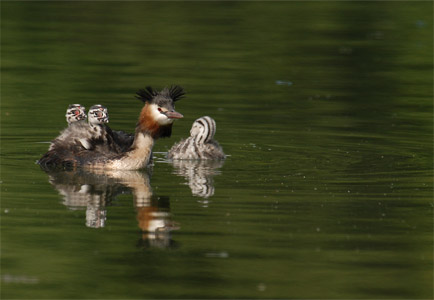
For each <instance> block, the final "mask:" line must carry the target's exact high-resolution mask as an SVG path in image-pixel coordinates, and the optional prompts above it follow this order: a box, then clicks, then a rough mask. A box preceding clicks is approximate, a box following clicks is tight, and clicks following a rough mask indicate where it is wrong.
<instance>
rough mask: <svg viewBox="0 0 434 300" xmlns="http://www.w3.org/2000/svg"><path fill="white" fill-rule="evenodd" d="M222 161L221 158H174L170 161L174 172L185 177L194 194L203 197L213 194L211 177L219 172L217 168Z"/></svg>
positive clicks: (221, 164)
mask: <svg viewBox="0 0 434 300" xmlns="http://www.w3.org/2000/svg"><path fill="white" fill-rule="evenodd" d="M223 163H224V161H222V160H217V161H210V160H202V161H197V160H196V161H194V160H174V161H173V162H172V164H173V166H174V168H175V171H174V174H176V175H180V176H183V177H184V178H185V179H187V181H188V185H189V187H190V189H191V193H192V194H193V195H194V196H199V197H201V198H205V199H206V198H209V197H211V196H213V195H214V180H213V177H214V175H218V174H220V172H219V171H218V170H217V169H219V168H220V167H222V166H223Z"/></svg>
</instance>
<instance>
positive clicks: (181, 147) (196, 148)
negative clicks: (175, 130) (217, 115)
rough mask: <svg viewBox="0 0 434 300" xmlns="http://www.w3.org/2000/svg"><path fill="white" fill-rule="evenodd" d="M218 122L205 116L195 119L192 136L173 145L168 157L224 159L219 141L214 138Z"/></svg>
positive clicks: (191, 131)
mask: <svg viewBox="0 0 434 300" xmlns="http://www.w3.org/2000/svg"><path fill="white" fill-rule="evenodd" d="M215 132H216V123H215V121H214V119H213V118H211V117H208V116H205V117H201V118H199V119H197V120H196V121H194V123H193V126H192V127H191V130H190V137H189V138H187V139H185V140H181V141H180V142H179V143H177V144H175V145H173V147H172V148H171V149H170V150H169V152H168V154H167V157H168V158H170V159H224V158H225V157H226V156H225V154H224V153H223V149H222V148H221V147H220V145H219V143H218V142H217V141H216V140H214V139H213V137H214V134H215Z"/></svg>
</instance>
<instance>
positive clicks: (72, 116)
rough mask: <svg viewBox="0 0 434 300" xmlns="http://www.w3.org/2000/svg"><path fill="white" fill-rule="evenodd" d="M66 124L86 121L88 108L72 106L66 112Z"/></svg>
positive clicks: (78, 105)
mask: <svg viewBox="0 0 434 300" xmlns="http://www.w3.org/2000/svg"><path fill="white" fill-rule="evenodd" d="M65 117H66V122H67V123H68V125H69V124H71V123H74V122H78V121H81V120H85V119H86V108H85V107H84V106H83V105H81V104H70V105H69V106H68V109H67V110H66V114H65Z"/></svg>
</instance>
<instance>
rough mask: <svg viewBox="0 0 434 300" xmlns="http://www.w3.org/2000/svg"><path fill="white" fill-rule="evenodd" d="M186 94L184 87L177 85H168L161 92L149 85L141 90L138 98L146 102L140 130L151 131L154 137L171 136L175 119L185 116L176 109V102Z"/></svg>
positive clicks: (141, 115) (140, 120)
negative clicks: (168, 86)
mask: <svg viewBox="0 0 434 300" xmlns="http://www.w3.org/2000/svg"><path fill="white" fill-rule="evenodd" d="M184 95H185V91H184V89H183V88H182V87H180V86H177V85H175V86H171V87H170V88H167V87H166V88H164V89H163V90H162V91H161V92H158V91H156V90H154V89H153V88H151V87H149V86H148V87H146V88H145V89H141V90H139V91H138V92H137V93H136V98H137V99H139V100H141V101H143V102H145V106H144V107H143V109H142V112H141V114H140V118H139V124H138V125H139V127H140V130H141V131H147V132H149V133H150V134H151V135H152V136H153V137H154V138H158V137H169V136H170V135H171V132H172V124H173V121H174V120H175V119H181V118H183V115H182V114H180V113H179V112H176V111H175V102H176V101H178V100H179V99H181V98H182V97H183V96H184Z"/></svg>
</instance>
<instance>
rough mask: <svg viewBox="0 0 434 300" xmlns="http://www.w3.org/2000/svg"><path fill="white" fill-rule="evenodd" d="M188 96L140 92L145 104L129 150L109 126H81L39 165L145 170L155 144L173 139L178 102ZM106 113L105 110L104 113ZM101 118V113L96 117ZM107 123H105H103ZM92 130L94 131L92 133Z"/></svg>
mask: <svg viewBox="0 0 434 300" xmlns="http://www.w3.org/2000/svg"><path fill="white" fill-rule="evenodd" d="M184 95H185V92H184V90H183V89H182V88H181V87H179V86H172V87H170V88H165V89H163V90H162V91H161V92H157V91H155V90H154V89H152V88H151V87H147V88H146V89H142V90H140V91H138V92H137V96H136V98H138V99H140V100H142V101H143V102H145V105H144V106H143V108H142V110H141V112H140V116H139V120H138V122H137V126H136V130H135V133H134V138H133V139H132V140H131V141H132V142H131V144H130V145H129V146H128V147H126V146H125V145H119V144H118V142H119V139H120V138H119V134H118V133H113V131H112V130H111V129H109V127H108V126H105V124H93V126H92V125H90V123H89V124H85V123H84V124H83V123H81V122H78V123H76V124H72V126H69V127H68V128H66V129H65V130H64V131H63V132H62V134H61V135H60V136H59V137H57V138H56V139H55V140H54V141H53V142H52V145H51V146H50V149H49V151H48V152H47V153H45V154H44V155H43V156H42V158H41V159H40V160H39V161H38V163H39V164H40V165H41V166H42V167H44V168H50V169H52V168H58V167H61V168H75V167H83V168H85V169H101V168H102V169H112V170H135V169H140V168H143V167H145V166H146V165H147V164H148V162H149V160H150V157H151V153H152V147H153V145H154V141H155V140H156V139H158V138H162V137H170V135H171V132H172V125H173V121H174V120H175V119H180V118H182V117H183V116H182V115H181V114H180V113H178V112H176V111H175V110H174V109H175V102H176V101H178V100H179V99H181V98H182V97H183V96H184ZM100 111H101V112H103V110H100ZM96 115H97V116H98V115H99V113H96ZM103 120H104V119H101V120H100V122H101V121H103ZM89 128H91V130H89Z"/></svg>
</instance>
